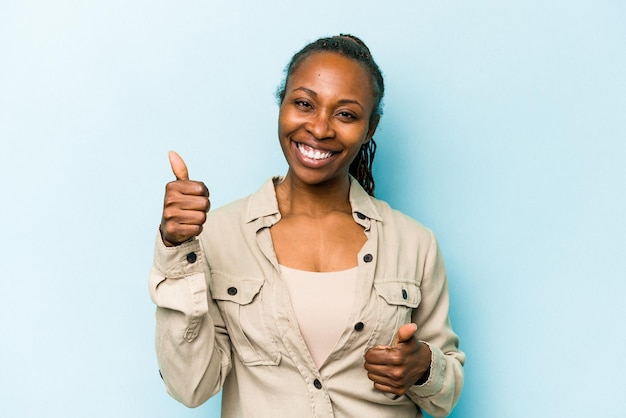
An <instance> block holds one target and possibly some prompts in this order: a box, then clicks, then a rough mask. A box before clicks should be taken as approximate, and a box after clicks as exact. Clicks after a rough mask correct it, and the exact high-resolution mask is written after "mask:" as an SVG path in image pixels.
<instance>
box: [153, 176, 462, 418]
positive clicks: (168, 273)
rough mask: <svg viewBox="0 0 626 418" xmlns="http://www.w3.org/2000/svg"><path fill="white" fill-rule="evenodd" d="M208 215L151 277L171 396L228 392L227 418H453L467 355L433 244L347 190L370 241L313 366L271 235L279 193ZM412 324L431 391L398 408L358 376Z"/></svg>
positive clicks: (161, 255)
mask: <svg viewBox="0 0 626 418" xmlns="http://www.w3.org/2000/svg"><path fill="white" fill-rule="evenodd" d="M276 181H278V179H277V178H274V179H272V180H268V181H267V182H266V183H265V184H264V185H263V186H262V187H261V189H260V190H259V191H257V192H256V193H255V194H253V195H251V196H248V197H247V198H244V199H241V200H239V201H236V202H233V203H231V204H229V205H226V206H224V207H222V208H219V209H217V210H213V211H211V212H210V213H209V214H208V219H207V221H206V224H205V226H204V231H203V232H202V234H200V236H199V237H198V238H197V239H193V240H190V241H188V242H186V243H184V244H182V245H180V246H177V247H171V248H168V247H165V246H164V245H163V243H162V242H161V239H160V237H157V243H156V247H155V253H154V264H153V267H152V269H151V272H150V294H151V297H152V300H153V301H154V303H155V304H156V305H157V311H156V322H157V327H156V352H157V358H158V362H159V367H160V370H161V373H162V376H163V380H164V382H165V385H166V387H167V390H168V392H169V393H170V394H171V395H172V396H173V397H174V398H175V399H177V400H179V401H180V402H182V403H184V404H185V405H188V406H196V405H199V404H201V403H203V402H204V401H206V400H207V399H208V398H209V397H211V396H213V395H214V394H216V393H217V392H219V391H220V390H221V389H223V393H222V417H223V418H231V417H272V418H281V417H285V418H294V417H297V418H307V417H337V418H339V417H350V418H354V417H377V418H380V417H394V418H395V417H421V416H422V413H421V410H422V409H423V410H424V411H426V412H428V413H429V414H430V415H432V416H446V415H447V414H449V412H450V411H451V409H452V407H453V406H454V404H455V403H456V401H457V400H458V398H459V395H460V392H461V387H462V385H463V363H464V360H465V356H464V354H463V353H462V352H461V351H459V348H458V343H459V341H458V338H457V336H456V334H454V332H453V331H452V329H451V327H450V323H449V319H448V286H447V280H446V273H445V268H444V264H443V261H442V258H441V254H440V252H439V248H438V246H437V241H436V239H435V237H434V235H433V233H432V232H431V231H430V230H428V229H427V228H425V227H423V226H422V225H421V224H419V223H418V222H416V221H414V220H412V219H411V218H409V217H407V216H405V215H403V214H401V213H400V212H398V211H395V210H393V209H391V208H390V207H389V205H388V204H387V203H385V202H383V201H380V200H377V199H374V198H372V197H370V196H369V195H368V194H367V193H366V192H365V191H364V190H363V189H362V188H361V186H360V185H359V184H358V182H356V181H354V180H352V181H351V187H350V203H351V206H352V211H353V217H354V221H355V222H356V223H358V224H359V225H361V226H363V228H364V231H365V234H366V236H367V241H366V243H365V245H364V246H363V248H362V249H361V251H360V252H359V255H358V268H357V274H358V279H357V289H356V294H355V295H354V303H353V306H352V309H351V313H350V315H349V321H348V323H347V324H346V327H345V329H344V331H343V333H342V335H341V337H340V338H339V341H338V342H337V345H336V346H335V348H334V349H333V351H332V352H331V354H330V355H329V357H328V358H327V359H326V361H325V362H324V364H323V365H322V366H321V367H319V368H318V367H316V365H315V363H314V362H313V359H312V358H311V355H310V353H309V351H308V349H307V346H306V344H305V343H304V340H303V338H302V335H301V333H300V330H299V328H298V324H297V321H296V319H295V315H294V312H293V309H292V306H291V302H290V299H289V292H288V289H287V286H286V284H285V282H284V281H283V280H282V279H281V276H280V273H279V266H278V261H277V258H276V254H275V252H274V249H273V246H272V239H271V235H270V231H269V228H270V227H271V226H272V225H274V224H275V223H276V222H278V221H279V220H280V212H279V210H278V204H277V201H276V195H275V190H274V182H276ZM409 322H414V323H416V324H417V331H416V337H417V338H418V339H419V340H421V341H424V342H426V343H427V344H428V345H429V346H430V349H431V351H432V364H431V370H430V377H429V379H428V381H426V382H425V383H424V384H422V385H419V386H417V385H416V386H413V387H412V388H411V389H409V391H408V392H407V393H406V394H405V395H403V396H400V397H397V398H395V397H394V396H391V395H390V394H386V393H383V392H381V391H379V390H377V389H375V388H374V386H373V382H372V381H370V380H369V379H368V377H367V372H366V370H365V369H364V367H363V364H364V355H365V353H366V351H367V350H368V349H370V348H371V347H373V346H375V345H378V344H383V345H390V344H391V343H392V341H393V339H394V336H395V334H396V332H397V330H398V328H399V327H400V326H401V325H402V324H405V323H409Z"/></svg>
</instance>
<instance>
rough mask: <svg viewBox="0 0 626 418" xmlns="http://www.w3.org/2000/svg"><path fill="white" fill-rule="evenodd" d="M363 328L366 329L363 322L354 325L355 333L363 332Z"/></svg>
mask: <svg viewBox="0 0 626 418" xmlns="http://www.w3.org/2000/svg"><path fill="white" fill-rule="evenodd" d="M363 328H365V324H363V322H357V323H356V324H354V330H355V331H359V332H360V331H363Z"/></svg>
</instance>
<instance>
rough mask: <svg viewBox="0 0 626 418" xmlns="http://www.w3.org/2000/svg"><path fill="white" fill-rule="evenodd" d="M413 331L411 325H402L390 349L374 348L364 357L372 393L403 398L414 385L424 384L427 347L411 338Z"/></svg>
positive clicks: (428, 367) (429, 354) (427, 366)
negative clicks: (389, 394) (372, 385)
mask: <svg viewBox="0 0 626 418" xmlns="http://www.w3.org/2000/svg"><path fill="white" fill-rule="evenodd" d="M416 330H417V326H416V325H415V324H404V325H402V326H401V327H400V328H399V329H398V332H397V334H396V337H395V339H394V342H393V345H392V346H386V345H377V346H375V347H372V348H370V349H369V350H368V351H367V353H365V369H366V370H367V377H368V378H369V379H370V380H371V381H373V382H374V387H375V388H376V389H378V390H381V391H383V392H388V393H393V394H395V395H404V393H405V392H406V391H407V390H408V389H409V388H410V387H411V386H413V385H414V384H416V383H418V381H420V383H421V381H426V379H427V378H428V371H429V370H430V356H431V353H430V348H428V345H427V344H426V343H423V342H419V341H417V338H415V336H414V335H413V334H414V333H415V331H416Z"/></svg>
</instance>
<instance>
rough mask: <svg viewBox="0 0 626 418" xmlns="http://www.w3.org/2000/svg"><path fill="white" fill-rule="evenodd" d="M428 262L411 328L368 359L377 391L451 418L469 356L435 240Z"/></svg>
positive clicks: (404, 329) (399, 332)
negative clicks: (457, 330)
mask: <svg viewBox="0 0 626 418" xmlns="http://www.w3.org/2000/svg"><path fill="white" fill-rule="evenodd" d="M430 234H431V245H430V248H429V251H428V255H427V257H426V260H425V266H424V275H423V277H422V281H421V286H420V290H421V294H422V299H421V303H420V305H419V306H418V307H417V308H416V309H414V310H413V313H412V316H411V321H412V323H410V324H405V325H403V326H402V327H400V329H399V330H398V332H397V335H396V337H395V341H394V343H393V345H392V346H376V347H373V348H372V349H370V350H368V352H367V353H366V355H365V368H366V369H367V371H368V377H369V378H370V379H371V380H372V381H373V382H374V387H376V388H377V389H379V390H381V391H384V392H386V393H389V394H393V395H396V396H399V395H406V396H407V397H408V398H409V399H411V400H412V401H413V402H415V403H416V404H417V405H419V406H420V407H421V408H422V409H424V410H425V411H426V412H428V413H429V414H430V415H432V416H437V417H441V416H447V415H448V414H449V413H450V412H451V411H452V408H453V407H454V405H455V404H456V402H457V401H458V399H459V396H460V393H461V387H462V385H463V362H464V361H465V355H464V354H463V353H462V352H461V351H459V349H458V337H457V336H456V334H454V332H453V331H452V329H451V327H450V322H449V319H448V306H449V300H448V286H447V279H446V273H445V267H444V264H443V260H442V258H441V254H440V252H439V248H438V246H437V242H436V240H435V237H434V236H433V235H432V233H430Z"/></svg>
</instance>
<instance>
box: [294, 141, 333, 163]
mask: <svg viewBox="0 0 626 418" xmlns="http://www.w3.org/2000/svg"><path fill="white" fill-rule="evenodd" d="M296 146H297V147H298V151H300V154H302V155H303V156H305V157H307V158H310V159H312V160H325V159H326V158H330V157H331V156H333V154H335V153H334V152H331V151H320V150H318V149H315V148H312V147H310V146H308V145H304V144H301V143H299V142H297V143H296Z"/></svg>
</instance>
